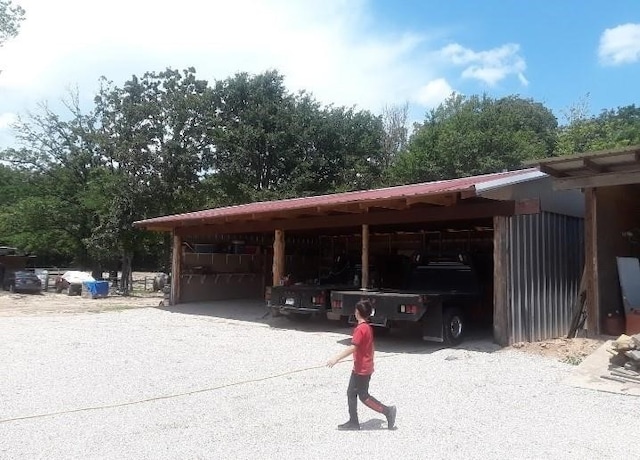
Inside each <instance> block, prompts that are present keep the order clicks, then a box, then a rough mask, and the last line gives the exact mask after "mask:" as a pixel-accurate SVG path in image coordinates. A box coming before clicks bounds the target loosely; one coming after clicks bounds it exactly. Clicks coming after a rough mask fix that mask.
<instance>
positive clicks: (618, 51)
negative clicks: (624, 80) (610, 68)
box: [598, 24, 640, 65]
mask: <svg viewBox="0 0 640 460" xmlns="http://www.w3.org/2000/svg"><path fill="white" fill-rule="evenodd" d="M598 56H599V58H600V62H601V63H602V64H604V65H621V64H631V63H634V62H637V61H639V60H640V24H623V25H620V26H617V27H614V28H612V29H606V30H605V31H604V32H603V33H602V36H601V37H600V47H599V48H598Z"/></svg>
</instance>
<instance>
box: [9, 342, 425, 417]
mask: <svg viewBox="0 0 640 460" xmlns="http://www.w3.org/2000/svg"><path fill="white" fill-rule="evenodd" d="M415 351H419V350H415ZM405 353H406V352H405ZM409 353H410V352H409ZM397 355H398V353H392V354H387V355H385V356H380V357H379V358H389V357H391V356H397ZM340 362H341V363H345V362H353V360H343V361H340ZM323 367H325V365H324V364H323V365H320V366H312V367H305V368H302V369H296V370H293V371H287V372H283V373H281V374H275V375H268V376H266V377H259V378H256V379H250V380H242V381H240V382H232V383H225V384H224V385H219V386H215V387H210V388H201V389H199V390H193V391H186V392H184V393H175V394H170V395H165V396H155V397H153V398H146V399H139V400H136V401H129V402H123V403H117V404H105V405H102V406H91V407H81V408H79V409H70V410H63V411H58V412H48V413H45V414H35V415H25V416H23V417H14V418H7V419H2V420H0V423H9V422H17V421H20V420H31V419H36V418H44V417H55V416H56V415H65V414H73V413H75V412H88V411H92V410H101V409H114V408H116V407H124V406H133V405H135V404H143V403H147V402H152V401H160V400H163V399H173V398H180V397H183V396H190V395H194V394H198V393H206V392H208V391H217V390H223V389H225V388H230V387H235V386H240V385H246V384H248V383H257V382H263V381H265V380H273V379H277V378H280V377H284V376H286V375H291V374H299V373H300V372H307V371H311V370H314V369H321V368H323Z"/></svg>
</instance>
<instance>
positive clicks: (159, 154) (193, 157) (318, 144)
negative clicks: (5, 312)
mask: <svg viewBox="0 0 640 460" xmlns="http://www.w3.org/2000/svg"><path fill="white" fill-rule="evenodd" d="M0 2H1V0H0ZM0 5H2V7H3V8H4V11H9V10H8V8H9V5H10V2H6V1H5V2H1V3H0ZM11 8H14V7H11ZM0 11H3V10H2V9H0ZM18 20H19V19H18ZM65 107H66V110H65V111H63V112H62V113H60V112H56V111H54V110H52V109H51V108H50V107H48V106H47V105H46V104H42V105H41V106H40V107H39V109H38V110H37V111H36V112H34V113H30V114H26V115H24V116H22V117H21V118H20V119H19V121H18V123H17V125H16V136H17V138H18V140H19V142H20V147H19V148H18V147H16V148H12V149H7V150H5V151H3V152H0V160H3V161H4V163H2V162H0V242H1V243H3V244H10V245H13V246H17V247H20V248H22V249H25V250H27V251H31V252H35V253H37V254H38V255H39V256H40V257H41V259H42V260H43V263H45V264H66V265H76V266H82V267H104V268H111V267H114V266H120V267H122V269H123V271H124V272H125V273H126V272H127V271H128V270H130V269H131V267H132V264H133V261H134V260H137V261H139V262H138V264H145V265H146V266H147V267H153V268H156V269H157V268H162V267H164V268H165V269H167V268H168V264H169V244H170V242H169V240H168V238H167V237H166V236H162V235H158V234H153V233H149V232H143V231H140V230H137V229H134V228H133V227H132V223H133V222H134V221H136V220H141V219H145V218H149V217H155V216H159V215H166V214H174V213H180V212H188V211H193V210H197V209H203V208H210V207H217V206H226V205H234V204H239V203H247V202H253V201H258V200H268V199H280V198H289V197H300V196H308V195H318V194H326V193H332V192H340V191H347V190H357V189H371V188H377V187H381V186H385V185H395V184H405V183H414V182H421V181H430V180H439V179H448V178H454V177H461V176H470V175H475V174H483V173H491V172H497V171H502V170H509V169H515V168H519V167H521V165H522V163H523V162H524V161H526V160H532V159H535V158H540V157H548V156H552V155H558V154H567V153H573V152H579V151H587V150H596V149H600V148H613V147H621V146H628V145H634V144H640V109H639V108H637V107H636V106H635V105H630V106H627V107H619V108H617V109H611V110H606V111H603V112H602V113H601V114H599V115H597V116H589V115H588V110H585V108H584V107H582V106H577V107H574V108H572V109H571V111H570V112H569V118H568V120H567V124H566V125H562V126H559V125H558V121H557V119H556V117H555V116H554V115H553V113H552V112H551V111H550V110H549V109H548V108H546V107H545V106H544V105H543V104H542V103H540V102H536V101H534V100H531V99H525V98H521V97H519V96H516V95H513V96H508V97H502V98H492V97H490V96H488V95H473V96H463V95H459V94H454V95H452V96H451V97H450V98H449V99H447V100H446V101H445V102H443V103H442V104H441V105H440V106H438V107H437V108H435V109H433V110H430V111H429V112H428V113H427V114H426V115H425V119H424V121H423V122H422V123H419V124H417V126H416V129H415V130H414V132H413V133H411V134H409V130H408V128H407V118H408V106H407V105H406V104H405V105H404V106H387V107H385V108H384V109H383V111H382V114H380V115H376V114H374V113H371V112H370V111H367V110H358V109H356V108H355V107H344V106H334V105H323V104H321V103H320V102H318V101H317V100H316V99H315V98H314V97H313V95H311V94H310V93H307V92H305V91H301V92H296V93H294V92H291V91H289V90H288V89H287V88H286V86H285V83H284V78H283V76H282V75H281V74H280V73H278V72H277V71H275V70H270V71H266V72H263V73H261V74H257V75H252V74H248V73H238V74H235V75H233V76H229V77H227V78H225V79H222V80H215V81H212V82H209V81H207V80H204V79H201V78H199V77H198V76H197V74H196V71H195V69H193V68H188V69H185V70H182V71H177V70H172V69H166V70H164V71H161V72H147V73H144V74H143V75H141V76H136V75H133V76H132V77H131V78H130V79H129V80H127V81H126V82H124V84H122V85H118V84H115V83H114V82H112V81H109V80H107V79H106V78H103V79H102V80H101V87H100V90H99V91H98V92H97V94H96V95H95V98H94V100H93V105H92V106H91V107H90V108H89V109H88V110H86V111H83V110H81V108H80V103H79V96H78V95H77V94H74V93H70V94H69V95H68V97H67V98H66V99H65Z"/></svg>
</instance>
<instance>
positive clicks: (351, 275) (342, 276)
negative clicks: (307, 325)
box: [265, 255, 407, 323]
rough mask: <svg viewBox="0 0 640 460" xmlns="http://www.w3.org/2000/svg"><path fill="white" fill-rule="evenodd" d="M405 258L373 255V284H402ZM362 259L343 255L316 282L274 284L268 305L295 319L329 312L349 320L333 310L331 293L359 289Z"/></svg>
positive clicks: (371, 277)
mask: <svg viewBox="0 0 640 460" xmlns="http://www.w3.org/2000/svg"><path fill="white" fill-rule="evenodd" d="M405 259H406V257H399V256H388V255H387V256H385V255H382V256H374V257H372V263H371V264H370V265H369V275H370V276H369V279H370V283H369V284H370V286H391V287H394V286H400V283H399V281H398V278H399V276H400V275H399V273H400V272H398V270H397V267H398V266H403V264H405V265H406V263H407V262H406V260H405ZM360 260H361V258H360V256H354V255H351V256H347V255H341V256H338V257H336V259H335V261H334V264H333V267H332V268H331V270H330V272H329V273H328V274H327V275H326V276H325V277H321V278H319V279H318V280H316V281H315V282H311V283H296V284H285V285H280V286H272V287H271V288H270V290H268V291H267V294H266V299H265V300H266V302H267V307H268V308H269V309H270V310H271V313H272V315H273V316H277V315H285V316H286V317H287V318H288V319H290V320H292V321H295V320H306V319H309V318H311V317H312V316H320V315H326V316H327V317H328V318H329V319H333V320H340V319H342V320H343V322H345V323H346V322H347V319H348V318H347V317H343V318H341V316H340V315H339V314H338V315H334V314H333V313H332V311H331V293H332V292H333V291H341V292H348V291H358V290H359V289H360V286H361V282H360V280H361V276H362V265H361V264H360V263H359V261H360ZM378 267H380V268H381V270H379V269H378ZM354 305H355V304H354Z"/></svg>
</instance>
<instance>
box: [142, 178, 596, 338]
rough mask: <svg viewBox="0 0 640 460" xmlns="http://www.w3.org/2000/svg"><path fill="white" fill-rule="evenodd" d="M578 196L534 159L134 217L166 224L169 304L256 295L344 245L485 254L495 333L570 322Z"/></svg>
mask: <svg viewBox="0 0 640 460" xmlns="http://www.w3.org/2000/svg"><path fill="white" fill-rule="evenodd" d="M582 215H583V198H582V195H581V193H580V192H576V191H569V192H560V191H554V190H553V189H552V186H551V179H550V178H549V177H548V176H547V175H546V174H544V173H541V172H539V171H537V170H535V169H527V170H520V171H510V172H504V173H497V174H489V175H483V176H476V177H467V178H460V179H453V180H447V181H438V182H431V183H421V184H411V185H405V186H398V187H389V188H383V189H376V190H366V191H356V192H347V193H339V194H332V195H323V196H313V197H307V198H295V199H288V200H280V201H270V202H259V203H250V204H245V205H239V206H230V207H224V208H217V209H209V210H203V211H196V212H191V213H185V214H179V215H171V216H163V217H157V218H153V219H147V220H144V221H139V222H136V223H135V225H136V226H137V227H139V228H145V229H149V230H156V231H166V232H171V233H172V235H173V262H172V283H171V303H172V304H177V303H183V302H190V301H203V300H219V299H230V298H260V297H262V296H263V295H264V292H265V289H266V288H267V287H268V286H271V285H275V284H278V283H280V282H282V280H283V278H284V276H285V275H287V274H289V273H294V274H303V275H299V276H300V277H302V276H306V277H313V276H314V274H315V273H317V272H318V271H319V270H320V269H321V268H322V267H323V265H324V264H326V263H327V261H329V262H330V261H331V259H332V258H333V257H334V256H335V254H337V253H339V252H340V251H357V252H358V253H359V255H360V257H361V266H362V276H361V279H359V280H357V281H358V282H359V283H360V284H361V287H362V288H366V287H368V286H370V285H371V281H372V277H370V275H371V274H370V273H369V272H368V267H369V262H370V260H371V259H373V258H375V257H378V256H380V255H385V254H387V255H388V254H411V253H414V252H416V251H426V252H442V251H471V252H474V253H475V254H478V255H480V256H481V259H482V260H483V261H484V262H485V264H484V269H483V270H484V271H483V274H484V279H485V285H486V288H487V289H486V292H487V300H488V302H487V303H488V309H489V310H488V318H489V320H490V324H491V326H492V329H493V336H494V339H495V341H496V342H498V343H500V344H509V343H513V342H518V341H523V340H539V339H545V338H551V337H558V336H560V335H563V334H565V333H566V331H567V329H568V326H569V322H570V319H571V318H570V317H571V312H572V307H573V304H574V301H575V297H576V294H577V291H578V284H579V282H580V275H581V273H582V269H583V254H582V247H583V232H582Z"/></svg>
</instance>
